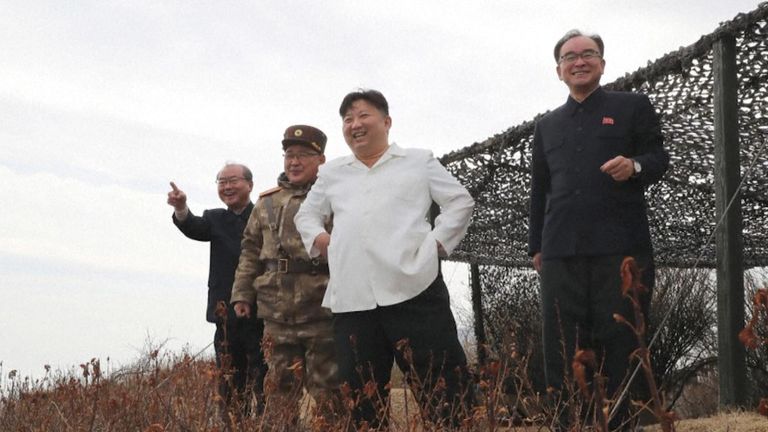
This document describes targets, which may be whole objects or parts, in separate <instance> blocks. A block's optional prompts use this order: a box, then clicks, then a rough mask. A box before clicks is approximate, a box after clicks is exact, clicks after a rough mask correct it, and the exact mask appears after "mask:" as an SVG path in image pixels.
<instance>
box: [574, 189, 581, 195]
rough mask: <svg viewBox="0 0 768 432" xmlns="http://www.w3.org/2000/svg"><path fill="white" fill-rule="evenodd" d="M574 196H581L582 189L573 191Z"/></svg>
mask: <svg viewBox="0 0 768 432" xmlns="http://www.w3.org/2000/svg"><path fill="white" fill-rule="evenodd" d="M573 194H574V195H581V189H576V190H575V191H573Z"/></svg>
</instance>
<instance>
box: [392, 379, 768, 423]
mask: <svg viewBox="0 0 768 432" xmlns="http://www.w3.org/2000/svg"><path fill="white" fill-rule="evenodd" d="M390 401H391V403H392V407H391V409H392V411H391V413H392V419H393V423H394V425H393V426H396V428H395V430H403V431H406V430H407V431H413V432H418V431H420V428H418V427H415V425H418V423H419V422H418V412H417V411H416V402H415V401H414V400H413V397H412V396H411V395H410V392H407V393H406V392H405V391H404V390H403V389H392V391H391V399H390ZM406 413H407V414H406ZM406 419H410V420H411V421H410V425H408V424H407V423H406ZM408 426H410V427H408ZM498 430H499V432H502V431H503V432H518V431H519V432H534V431H537V432H538V431H542V432H543V429H541V428H540V427H512V428H503V429H498ZM675 431H676V432H768V417H763V416H760V415H759V414H757V413H756V412H732V413H723V414H719V415H716V416H713V417H707V418H698V419H685V420H680V421H678V422H676V423H675ZM643 432H661V426H659V425H650V426H645V427H644V428H643Z"/></svg>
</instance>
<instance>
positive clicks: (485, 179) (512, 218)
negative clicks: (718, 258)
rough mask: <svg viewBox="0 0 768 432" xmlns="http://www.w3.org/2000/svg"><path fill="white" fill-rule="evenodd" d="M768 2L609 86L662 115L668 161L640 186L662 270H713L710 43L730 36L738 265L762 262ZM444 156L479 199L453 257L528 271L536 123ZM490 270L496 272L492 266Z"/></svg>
mask: <svg viewBox="0 0 768 432" xmlns="http://www.w3.org/2000/svg"><path fill="white" fill-rule="evenodd" d="M767 19H768V3H762V4H760V5H759V6H758V8H757V9H755V10H754V11H752V12H750V13H747V14H740V15H738V16H736V17H735V18H734V19H733V20H732V21H730V22H727V23H724V24H722V25H721V26H720V27H719V28H718V29H717V30H716V31H715V32H713V33H711V34H709V35H706V36H703V37H702V38H701V39H700V40H699V41H698V42H696V43H695V44H693V45H691V46H689V47H684V48H680V49H679V50H678V51H675V52H672V53H669V54H667V55H665V56H664V57H662V58H660V59H659V60H657V61H656V62H654V63H651V64H649V65H648V66H647V67H645V68H642V69H639V70H638V71H636V72H634V73H632V74H628V75H626V76H624V77H622V78H620V79H618V80H616V81H614V82H612V83H610V84H607V85H605V87H606V88H609V89H613V90H622V91H635V92H642V93H645V94H647V95H648V96H649V97H650V99H651V101H652V102H653V104H654V106H655V107H656V109H657V111H658V112H659V113H660V114H661V121H662V127H663V132H664V135H665V139H666V142H665V146H666V148H667V149H668V151H669V153H670V156H671V160H670V169H669V171H668V172H667V174H666V176H665V177H664V179H663V180H662V181H661V182H660V183H658V184H655V185H654V186H652V187H651V188H649V190H648V191H647V194H646V196H647V198H648V205H649V216H650V223H651V233H652V236H653V241H654V246H655V251H656V254H655V256H656V261H657V265H660V266H671V267H690V266H693V265H694V264H695V263H696V262H697V259H698V258H699V257H701V262H699V263H698V266H699V267H714V265H715V245H714V240H712V241H709V240H710V234H711V233H712V231H713V230H714V227H715V224H716V220H715V192H714V175H713V173H714V164H715V158H714V144H713V131H714V126H713V121H714V118H713V117H714V114H713V70H712V56H713V54H712V52H713V51H712V47H713V44H714V43H715V42H717V41H718V40H719V39H720V38H722V37H723V36H726V35H731V36H733V37H735V38H736V46H737V64H738V70H739V72H738V83H739V86H738V100H739V127H740V145H741V172H742V175H743V174H744V173H745V172H746V171H747V167H748V166H749V165H750V164H751V163H752V162H753V159H756V162H755V164H754V168H753V169H752V172H751V173H750V174H749V176H748V179H747V181H746V183H745V184H744V185H743V187H742V189H741V194H742V209H743V210H742V211H743V219H744V230H743V233H744V264H745V266H746V267H747V268H750V267H755V266H766V265H768V211H767V210H768V193H767V192H768V180H766V179H768V155H767V154H766V153H768V151H767V150H766V148H767V147H768V144H765V141H766V140H767V139H768V118H766V117H768V43H767V40H768V23H767V21H766V20H767ZM540 116H541V115H539V116H537V117H536V118H534V119H533V120H531V121H528V122H525V123H522V124H520V125H518V126H515V127H512V128H510V129H508V130H506V131H505V132H503V133H501V134H498V135H496V136H493V137H491V138H489V139H487V140H486V141H484V142H481V143H476V144H474V145H472V146H470V147H466V148H464V149H461V150H458V151H454V152H451V153H449V154H447V155H445V156H443V157H442V158H441V161H442V162H443V164H445V165H446V166H447V168H448V170H449V171H451V172H452V173H453V174H454V175H455V176H456V177H458V178H459V180H460V181H461V182H462V184H464V185H465V186H467V188H468V189H469V191H470V193H471V194H472V196H473V197H474V198H475V200H476V207H475V213H474V216H473V222H472V225H471V226H470V228H469V231H468V234H467V236H466V238H465V239H464V241H463V242H462V243H461V245H460V246H459V248H458V249H457V250H456V251H455V252H454V253H453V255H452V256H451V259H452V260H455V261H460V262H467V263H471V264H480V265H482V266H483V272H486V271H491V272H493V270H494V267H496V266H501V267H507V268H508V267H529V266H530V258H529V257H528V255H527V239H528V202H529V199H528V192H529V182H530V158H531V142H532V139H533V129H534V124H535V122H536V120H537V119H538V118H539V117H540ZM496 270H497V271H503V270H502V269H501V268H497V269H496Z"/></svg>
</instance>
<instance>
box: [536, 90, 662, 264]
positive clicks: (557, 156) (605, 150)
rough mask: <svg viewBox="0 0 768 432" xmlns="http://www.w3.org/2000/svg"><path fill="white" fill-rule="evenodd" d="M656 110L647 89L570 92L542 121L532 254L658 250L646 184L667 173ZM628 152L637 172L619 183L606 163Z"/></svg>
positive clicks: (538, 126)
mask: <svg viewBox="0 0 768 432" xmlns="http://www.w3.org/2000/svg"><path fill="white" fill-rule="evenodd" d="M663 141H664V140H663V136H662V134H661V127H660V125H659V119H658V116H657V115H656V112H655V111H654V109H653V106H651V103H650V101H649V100H648V97H647V96H645V95H643V94H637V93H627V92H612V91H606V90H603V89H602V88H598V89H597V90H595V91H594V92H593V93H592V94H591V95H590V96H589V97H588V98H587V99H586V100H584V101H583V102H582V103H578V102H576V101H575V100H574V99H573V98H571V97H569V98H568V101H567V102H566V103H565V104H564V105H562V106H561V107H559V108H557V109H556V110H554V111H552V112H550V113H548V114H546V115H545V116H544V117H542V118H541V119H540V120H539V121H538V123H537V124H536V130H535V132H534V138H533V157H532V164H531V208H530V220H529V239H528V253H529V254H530V255H534V254H535V253H537V252H541V253H542V258H545V259H547V258H562V257H569V256H596V255H611V254H634V253H639V252H649V253H650V252H651V249H652V248H651V238H650V233H649V228H648V216H647V211H646V203H645V196H644V192H645V187H646V186H647V185H649V184H651V183H653V182H656V181H658V180H659V179H660V178H661V177H662V176H663V175H664V172H665V171H666V170H667V166H668V164H669V155H668V154H667V153H666V151H665V150H664V148H663ZM619 155H622V156H625V157H629V158H632V159H635V160H636V161H638V162H640V164H641V165H642V170H641V172H640V174H639V175H637V177H634V178H630V179H629V180H627V181H625V182H617V181H614V180H613V179H612V178H611V177H610V176H609V175H608V174H605V173H603V172H601V171H600V166H601V165H602V164H603V163H605V162H606V161H608V160H610V159H612V158H614V157H616V156H619Z"/></svg>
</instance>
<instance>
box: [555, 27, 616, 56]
mask: <svg viewBox="0 0 768 432" xmlns="http://www.w3.org/2000/svg"><path fill="white" fill-rule="evenodd" d="M579 36H584V37H588V38H590V39H592V40H593V41H595V43H596V44H597V49H599V50H600V56H601V57H602V56H604V55H605V44H603V38H601V37H600V35H599V34H597V33H595V34H586V33H583V32H582V31H581V30H578V29H573V30H568V32H567V33H565V35H564V36H563V37H561V38H560V40H559V41H557V43H556V44H555V62H557V63H560V49H561V48H562V47H563V45H564V44H565V43H566V42H568V41H569V40H571V39H573V38H575V37H579Z"/></svg>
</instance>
